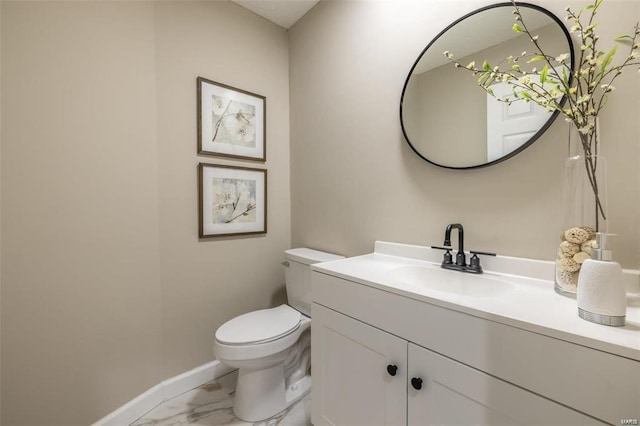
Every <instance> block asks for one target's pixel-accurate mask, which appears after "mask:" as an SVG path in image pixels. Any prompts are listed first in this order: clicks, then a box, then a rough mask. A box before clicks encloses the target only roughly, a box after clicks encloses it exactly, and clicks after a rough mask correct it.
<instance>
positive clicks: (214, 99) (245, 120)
mask: <svg viewBox="0 0 640 426" xmlns="http://www.w3.org/2000/svg"><path fill="white" fill-rule="evenodd" d="M211 103H212V108H211V112H212V119H213V123H212V127H213V135H212V137H211V142H213V143H226V144H230V145H238V146H246V147H252V148H255V146H256V113H255V109H256V108H255V106H253V105H250V104H246V103H243V102H240V101H236V100H233V99H228V98H225V97H224V96H220V95H211Z"/></svg>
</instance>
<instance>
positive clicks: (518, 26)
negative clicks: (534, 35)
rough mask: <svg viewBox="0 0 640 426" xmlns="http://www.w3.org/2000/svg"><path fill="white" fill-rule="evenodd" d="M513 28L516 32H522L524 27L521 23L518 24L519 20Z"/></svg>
mask: <svg viewBox="0 0 640 426" xmlns="http://www.w3.org/2000/svg"><path fill="white" fill-rule="evenodd" d="M511 29H512V30H513V32H515V33H521V32H522V27H521V26H520V25H518V23H517V22H516V23H515V24H513V27H511Z"/></svg>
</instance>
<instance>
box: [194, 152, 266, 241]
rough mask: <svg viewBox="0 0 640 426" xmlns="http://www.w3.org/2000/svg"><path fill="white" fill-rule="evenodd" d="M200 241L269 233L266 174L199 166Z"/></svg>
mask: <svg viewBox="0 0 640 426" xmlns="http://www.w3.org/2000/svg"><path fill="white" fill-rule="evenodd" d="M198 178H199V179H198V226H199V235H200V238H206V237H218V236H230V235H243V234H264V233H266V232H267V171H266V170H264V169H254V168H249V167H238V166H227V165H215V164H205V163H200V164H199V165H198Z"/></svg>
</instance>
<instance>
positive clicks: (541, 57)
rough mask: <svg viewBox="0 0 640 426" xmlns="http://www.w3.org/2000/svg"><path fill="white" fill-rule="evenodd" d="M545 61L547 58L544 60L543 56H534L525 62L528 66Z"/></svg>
mask: <svg viewBox="0 0 640 426" xmlns="http://www.w3.org/2000/svg"><path fill="white" fill-rule="evenodd" d="M545 59H547V58H545V57H544V56H542V55H536V56H534V57H533V58H531V59H529V60H528V61H527V63H528V64H530V63H531V62H538V61H544V60H545Z"/></svg>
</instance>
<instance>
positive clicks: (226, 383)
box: [130, 371, 311, 426]
mask: <svg viewBox="0 0 640 426" xmlns="http://www.w3.org/2000/svg"><path fill="white" fill-rule="evenodd" d="M236 378H237V371H235V372H232V373H229V374H227V375H226V376H223V377H220V378H219V379H218V380H216V381H213V382H209V383H206V384H204V385H202V386H199V387H197V388H195V389H192V390H190V391H188V392H185V393H183V394H181V395H178V396H176V397H175V398H173V399H171V400H169V401H165V402H164V403H162V404H160V405H158V406H157V407H156V408H154V409H153V410H151V411H149V412H148V413H147V414H145V415H144V416H142V417H141V418H140V419H138V420H136V421H135V422H134V423H132V424H131V425H130V426H172V425H193V426H222V425H232V426H245V425H254V426H276V425H277V426H311V395H310V394H309V395H307V396H305V397H304V398H302V399H301V400H300V401H298V402H297V403H295V404H293V405H292V406H291V407H289V408H288V409H287V410H285V411H283V412H282V413H279V414H276V415H275V416H273V417H272V418H270V419H267V420H264V421H261V422H258V423H247V422H244V421H242V420H240V419H238V418H237V417H236V416H235V415H234V414H233V409H232V406H233V395H234V390H235V383H236Z"/></svg>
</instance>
